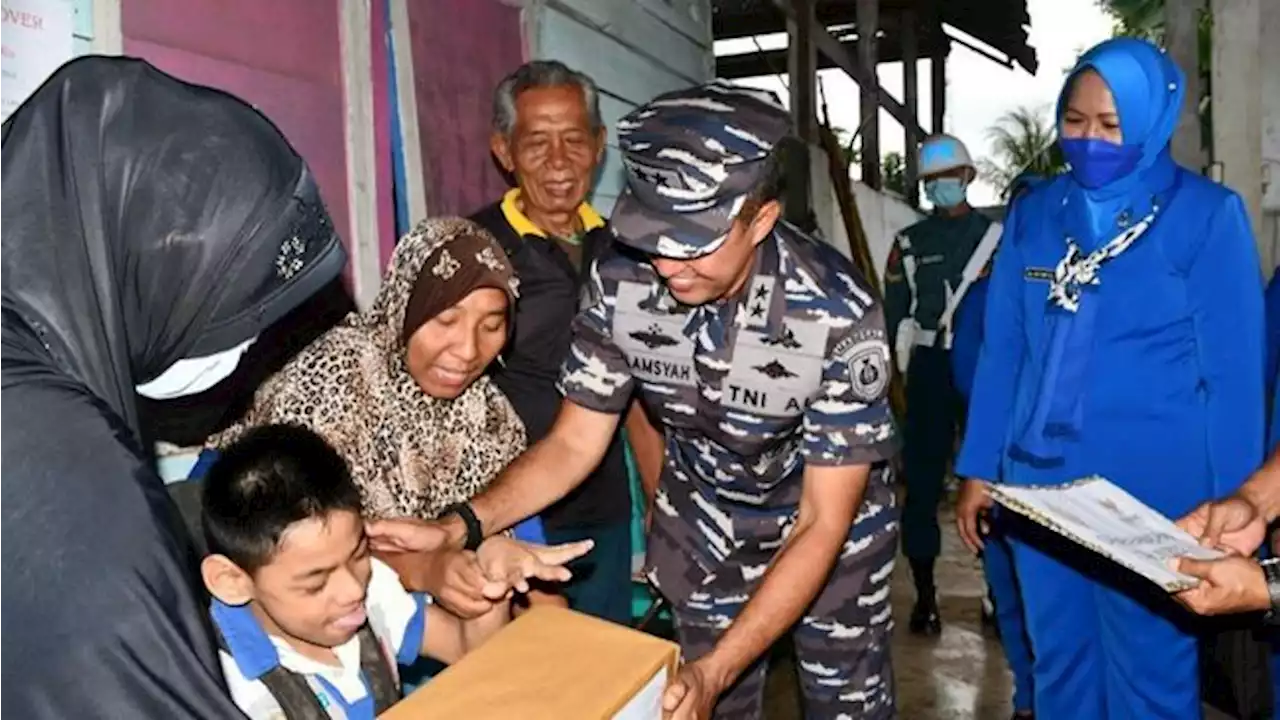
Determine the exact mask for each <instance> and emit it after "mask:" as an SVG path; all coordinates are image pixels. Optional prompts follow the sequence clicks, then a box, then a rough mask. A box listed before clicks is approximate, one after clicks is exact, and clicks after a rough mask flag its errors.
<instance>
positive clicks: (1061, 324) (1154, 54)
mask: <svg viewBox="0 0 1280 720" xmlns="http://www.w3.org/2000/svg"><path fill="white" fill-rule="evenodd" d="M1088 70H1092V71H1094V72H1096V73H1097V74H1098V75H1100V76H1101V77H1102V79H1103V80H1104V81H1106V83H1107V86H1108V87H1109V88H1110V90H1111V95H1112V97H1113V98H1114V100H1115V104H1116V113H1117V114H1118V115H1119V117H1120V132H1121V135H1122V136H1123V144H1124V145H1125V146H1128V147H1134V148H1138V149H1140V151H1141V154H1140V157H1139V160H1138V162H1137V164H1136V165H1135V166H1134V168H1133V170H1132V171H1130V172H1129V173H1128V174H1127V175H1124V176H1122V177H1120V178H1117V179H1115V180H1113V181H1112V182H1110V183H1108V184H1106V185H1104V186H1102V187H1098V188H1092V189H1090V188H1085V187H1084V186H1082V185H1080V184H1079V183H1078V182H1076V181H1075V180H1074V179H1070V180H1069V181H1068V182H1069V185H1068V188H1067V191H1066V200H1065V202H1064V204H1063V205H1062V207H1061V208H1060V210H1059V211H1058V220H1059V223H1058V224H1059V225H1060V227H1061V230H1062V232H1063V235H1064V238H1065V237H1070V238H1073V239H1075V241H1076V242H1077V243H1078V244H1079V245H1080V246H1081V248H1082V249H1083V250H1084V251H1085V252H1089V251H1092V250H1094V249H1096V248H1097V247H1099V246H1101V245H1102V244H1104V243H1106V242H1108V241H1110V240H1111V238H1112V237H1113V236H1114V235H1116V234H1118V233H1119V232H1121V230H1122V228H1120V224H1121V221H1120V220H1119V218H1120V217H1122V216H1124V215H1128V216H1129V217H1131V218H1140V217H1143V216H1144V215H1146V214H1147V213H1148V212H1150V211H1151V210H1152V209H1153V207H1156V206H1162V205H1164V204H1167V203H1166V202H1165V200H1166V199H1167V197H1168V195H1169V194H1170V193H1171V191H1172V190H1171V189H1172V188H1173V186H1174V180H1175V178H1176V166H1175V165H1174V163H1173V159H1172V158H1171V156H1170V154H1169V140H1170V139H1171V138H1172V137H1173V131H1174V128H1175V127H1176V126H1177V123H1178V114H1179V111H1180V109H1181V106H1182V98H1183V94H1184V92H1185V89H1184V85H1185V82H1184V80H1183V76H1182V71H1181V70H1179V69H1178V66H1177V64H1175V63H1174V62H1173V61H1171V60H1170V59H1169V58H1168V57H1166V56H1165V54H1164V53H1163V52H1162V51H1161V50H1160V49H1159V48H1157V47H1156V46H1155V45H1152V44H1151V43H1149V42H1147V41H1145V40H1138V39H1135V38H1115V39H1112V40H1107V41H1105V42H1103V43H1101V44H1099V45H1097V46H1095V47H1094V48H1093V49H1092V50H1090V51H1089V52H1087V53H1085V54H1084V56H1083V57H1081V58H1080V62H1079V63H1078V64H1077V65H1076V67H1075V68H1074V69H1073V70H1072V71H1071V74H1070V75H1069V76H1068V78H1067V81H1066V83H1065V84H1064V85H1063V89H1062V94H1061V95H1060V96H1059V97H1058V107H1057V113H1058V127H1059V131H1061V128H1062V119H1063V115H1064V114H1065V112H1066V108H1067V101H1068V100H1069V98H1070V95H1071V89H1072V86H1073V85H1074V82H1075V79H1076V77H1077V76H1079V75H1080V73H1082V72H1085V71H1088ZM1137 242H1141V238H1139V240H1138V241H1137ZM1063 252H1064V253H1065V252H1066V244H1065V241H1064V244H1063ZM1092 295H1093V289H1092V288H1090V287H1086V288H1084V290H1083V295H1082V298H1081V302H1080V308H1079V310H1077V311H1076V312H1074V313H1073V312H1068V311H1066V310H1063V309H1062V308H1059V307H1056V306H1055V307H1052V308H1050V309H1049V310H1048V313H1047V322H1048V324H1049V328H1048V330H1049V331H1048V333H1047V336H1046V342H1047V344H1048V347H1047V348H1046V352H1045V359H1044V364H1043V369H1042V374H1041V377H1040V379H1039V387H1038V389H1037V395H1036V399H1035V405H1034V407H1033V408H1032V412H1031V416H1030V418H1029V419H1028V422H1027V426H1026V427H1025V428H1023V429H1022V431H1021V433H1020V434H1019V435H1018V436H1017V437H1016V440H1015V443H1014V444H1013V446H1012V448H1011V449H1010V455H1011V457H1012V458H1013V459H1015V460H1018V461H1021V462H1026V463H1028V464H1031V465H1034V466H1037V467H1045V468H1051V467H1058V466H1060V465H1062V464H1063V456H1064V451H1063V444H1064V442H1072V441H1075V440H1077V439H1078V438H1079V437H1080V430H1081V424H1082V415H1083V413H1082V409H1081V398H1082V396H1083V391H1084V389H1085V387H1086V386H1087V384H1088V383H1087V375H1088V370H1089V366H1090V358H1091V355H1092V354H1093V351H1094V337H1093V336H1094V328H1095V325H1096V323H1097V318H1098V302H1097V299H1096V298H1095V297H1092ZM1046 301H1047V300H1046Z"/></svg>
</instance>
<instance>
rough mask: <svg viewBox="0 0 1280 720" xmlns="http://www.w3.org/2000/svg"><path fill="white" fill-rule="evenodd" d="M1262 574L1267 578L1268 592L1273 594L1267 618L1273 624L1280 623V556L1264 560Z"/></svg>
mask: <svg viewBox="0 0 1280 720" xmlns="http://www.w3.org/2000/svg"><path fill="white" fill-rule="evenodd" d="M1259 564H1260V565H1262V576H1263V577H1265V578H1266V579H1267V594H1268V595H1270V596H1271V609H1270V610H1268V611H1267V615H1266V618H1265V620H1266V621H1267V622H1268V623H1270V624H1272V625H1277V624H1280V558H1271V559H1269V560H1263V561H1262V562H1261V563H1259Z"/></svg>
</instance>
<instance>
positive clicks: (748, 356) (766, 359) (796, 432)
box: [560, 223, 896, 603]
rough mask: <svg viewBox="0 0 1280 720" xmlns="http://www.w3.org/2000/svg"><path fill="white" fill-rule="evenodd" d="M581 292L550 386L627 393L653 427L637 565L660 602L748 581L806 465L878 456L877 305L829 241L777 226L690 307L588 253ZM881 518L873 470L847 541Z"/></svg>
mask: <svg viewBox="0 0 1280 720" xmlns="http://www.w3.org/2000/svg"><path fill="white" fill-rule="evenodd" d="M585 292H586V294H587V295H586V297H585V299H584V304H583V309H582V311H581V312H580V313H579V314H578V316H577V318H576V319H575V321H574V328H573V341H572V344H571V347H570V352H569V355H568V357H567V358H566V360H565V364H564V367H563V369H562V371H561V378H560V388H561V392H562V393H563V394H564V396H565V397H566V398H568V399H569V400H571V401H573V402H575V403H577V404H578V405H581V406H583V407H586V408H588V409H591V410H596V411H600V412H609V413H621V412H622V411H623V410H624V409H625V408H626V405H627V402H628V400H629V399H630V398H631V395H632V392H633V391H638V392H639V393H640V396H641V398H642V399H643V400H644V402H645V404H646V406H647V407H648V408H649V409H650V412H651V413H653V414H654V415H655V416H656V417H657V419H658V420H659V421H660V422H661V424H662V425H663V427H664V429H665V436H666V454H667V463H666V467H665V469H664V471H663V476H662V480H661V482H660V484H659V489H658V492H657V496H656V499H655V509H654V521H653V528H652V531H651V535H650V541H649V556H648V567H649V570H648V572H649V576H650V578H651V579H652V580H653V581H654V583H655V584H656V585H657V586H658V587H659V588H660V589H661V590H662V592H663V594H664V595H666V596H667V597H668V599H670V600H672V601H673V602H677V603H678V602H681V601H683V600H685V599H687V598H688V597H689V595H690V594H692V593H693V592H694V591H695V590H707V589H709V586H711V585H713V584H715V585H716V586H718V587H720V588H721V589H731V588H742V587H745V586H750V585H753V584H754V583H753V581H754V580H756V579H758V578H759V577H760V575H762V574H763V572H764V569H765V567H767V564H768V562H769V560H770V559H771V558H772V556H773V554H774V553H775V552H776V551H777V549H778V548H779V547H780V546H781V544H782V540H783V538H784V537H785V534H786V532H787V531H788V530H789V528H790V526H791V524H792V521H793V520H794V517H795V514H796V510H797V506H798V503H799V500H800V494H801V487H802V482H801V481H802V475H803V470H804V466H805V464H806V463H812V464H815V465H828V466H844V465H863V464H873V463H877V462H879V461H881V460H885V459H887V458H889V457H890V456H891V455H892V454H893V452H894V450H895V447H894V445H895V443H894V425H893V420H892V416H891V412H890V409H889V405H888V402H887V400H886V393H887V388H888V381H889V363H888V359H889V348H888V344H887V343H886V340H885V326H884V317H883V312H882V309H881V306H880V303H879V301H878V300H877V298H876V297H875V295H874V293H873V291H872V290H871V289H870V288H869V286H868V284H867V283H866V281H865V280H864V279H863V277H862V276H861V274H860V273H858V272H857V270H855V269H854V267H853V266H852V265H851V264H850V263H849V261H848V260H846V259H845V258H844V257H843V256H841V255H840V254H839V253H838V252H836V251H835V250H834V249H832V248H831V247H829V246H827V245H823V244H820V243H818V242H816V241H814V240H812V239H810V238H807V237H805V236H804V235H802V234H801V233H800V232H799V231H798V230H796V229H794V228H792V227H790V226H787V225H784V224H782V223H779V224H778V225H777V227H776V228H775V230H774V231H773V233H772V235H771V236H770V237H768V238H766V239H765V240H764V241H763V242H761V244H760V246H759V247H758V248H757V251H756V262H755V269H754V271H753V275H752V277H750V278H749V279H748V281H747V283H746V285H745V286H744V289H743V292H742V293H740V294H739V295H738V296H737V297H735V298H732V299H729V300H726V301H723V302H720V303H716V304H710V305H705V306H701V307H688V306H682V305H680V304H678V303H677V302H676V301H675V300H674V299H673V298H672V296H671V295H670V294H669V292H668V291H667V289H666V286H665V285H664V284H663V283H662V282H661V279H660V277H659V276H658V274H657V273H656V272H655V271H654V269H653V268H652V266H651V265H650V264H648V263H647V262H646V261H644V260H640V259H637V258H636V257H635V256H634V255H628V254H623V253H621V252H618V253H614V254H610V255H607V256H605V257H602V258H600V259H599V260H598V261H597V262H596V263H595V264H594V265H593V267H592V271H591V277H590V282H589V283H588V285H587V287H586V288H585ZM895 516H896V511H895V509H894V497H893V492H892V489H891V487H890V486H889V480H888V478H887V477H886V473H885V471H884V470H883V469H881V468H877V469H876V470H875V471H874V472H873V473H872V476H871V479H870V481H869V483H868V486H867V489H866V492H865V493H864V496H863V502H862V506H861V508H860V509H859V511H858V516H857V520H856V521H855V525H854V527H853V530H852V531H851V538H850V542H856V540H857V539H858V538H860V537H866V536H869V535H871V534H873V533H876V532H877V531H879V530H884V529H888V528H890V527H892V526H893V525H894V524H895V521H896V517H895ZM849 547H850V546H849V545H848V544H847V545H846V550H847V549H849Z"/></svg>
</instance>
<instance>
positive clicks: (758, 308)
mask: <svg viewBox="0 0 1280 720" xmlns="http://www.w3.org/2000/svg"><path fill="white" fill-rule="evenodd" d="M751 317H753V318H758V317H764V306H763V305H761V304H760V303H756V304H755V305H752V306H751Z"/></svg>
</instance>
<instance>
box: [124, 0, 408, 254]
mask: <svg viewBox="0 0 1280 720" xmlns="http://www.w3.org/2000/svg"><path fill="white" fill-rule="evenodd" d="M122 5H123V7H122V16H123V17H122V25H123V31H124V51H125V53H126V54H128V55H134V56H138V57H142V58H144V59H146V60H148V61H150V62H151V63H153V64H155V65H156V66H157V67H159V68H161V69H163V70H165V71H166V72H169V73H172V74H173V75H176V76H178V77H181V78H183V79H184V80H189V81H191V82H196V83H201V84H204V85H211V86H214V87H218V88H221V89H223V90H226V91H228V92H230V93H232V94H234V95H237V96H239V97H240V98H242V99H244V100H245V101H247V102H249V103H251V104H253V105H254V106H255V107H257V108H258V109H259V110H261V111H262V112H263V113H264V114H266V115H267V117H269V118H271V120H272V121H273V122H275V123H276V125H277V126H278V127H279V128H280V130H281V132H283V133H284V134H285V136H286V137H287V138H288V139H289V141H290V142H291V143H292V144H293V146H294V147H295V148H296V149H297V151H298V153H299V154H300V155H302V157H303V158H305V159H306V161H307V164H308V165H309V166H310V167H311V170H312V172H313V173H314V174H315V176H316V180H317V182H318V183H319V185H320V191H321V193H322V194H323V196H324V199H325V204H326V205H327V206H328V207H329V212H330V214H331V215H332V216H333V220H334V224H335V225H336V226H337V227H338V228H340V229H342V231H343V235H344V238H345V239H347V240H348V242H349V241H350V237H349V236H350V221H349V218H350V213H349V210H348V207H349V204H348V200H347V174H346V173H347V163H346V137H345V134H344V125H343V124H344V122H345V117H346V113H345V109H344V106H343V84H342V57H341V46H340V44H339V39H338V0H328V1H327V2H326V1H324V0H270V2H263V1H262V0H182V1H181V2H175V1H174V0H123V3H122ZM382 5H383V3H380V2H375V3H374V7H375V8H381V6H382ZM375 20H376V22H375V23H374V24H373V26H372V27H371V28H370V33H371V38H372V40H373V72H374V118H375V124H376V127H375V136H376V137H375V140H376V143H377V149H378V160H377V173H378V180H377V188H378V215H379V226H380V228H385V229H386V230H385V232H380V233H379V234H380V235H390V234H392V233H393V228H394V227H395V224H394V221H393V204H392V203H393V200H392V194H391V182H392V181H391V160H390V153H391V150H390V143H391V138H390V105H389V98H388V83H387V57H386V42H387V40H386V32H385V27H386V24H385V14H384V13H383V12H379V13H377V14H375ZM379 241H380V243H379V244H380V245H384V246H385V247H386V248H388V251H387V252H388V255H389V248H390V247H392V245H393V243H394V238H382V237H380V238H379ZM384 257H385V256H384Z"/></svg>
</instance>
